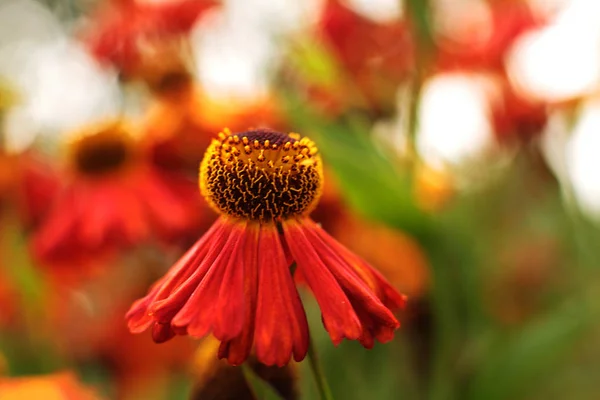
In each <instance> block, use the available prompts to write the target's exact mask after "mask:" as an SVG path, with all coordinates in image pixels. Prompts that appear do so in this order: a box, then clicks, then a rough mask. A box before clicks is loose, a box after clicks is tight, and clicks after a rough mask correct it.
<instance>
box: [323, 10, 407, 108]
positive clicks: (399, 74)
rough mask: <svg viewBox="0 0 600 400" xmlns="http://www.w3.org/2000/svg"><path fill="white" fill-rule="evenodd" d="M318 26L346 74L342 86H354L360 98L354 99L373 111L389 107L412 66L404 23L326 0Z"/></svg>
mask: <svg viewBox="0 0 600 400" xmlns="http://www.w3.org/2000/svg"><path fill="white" fill-rule="evenodd" d="M318 29H319V32H320V35H321V37H322V39H323V40H324V41H325V43H326V44H327V45H329V46H330V47H331V49H332V51H333V53H334V55H335V56H336V58H337V59H338V61H339V63H340V64H341V65H342V66H343V69H344V72H345V73H347V74H348V77H347V79H348V81H347V82H345V83H344V85H356V88H358V90H359V93H360V97H361V98H360V99H354V101H355V102H356V101H359V102H363V103H365V104H364V105H366V106H369V107H371V108H373V109H376V110H387V109H389V108H390V107H391V106H392V105H393V104H394V101H395V98H396V90H397V89H398V86H399V85H400V83H401V82H402V81H403V80H404V79H405V78H406V77H407V76H408V75H409V74H410V72H411V69H412V66H413V58H414V55H413V51H414V49H413V47H414V45H413V43H412V39H411V37H410V32H409V29H407V26H406V24H405V23H404V22H403V21H400V20H396V21H390V22H380V23H378V22H375V21H372V20H369V19H368V18H365V17H363V16H362V15H360V14H358V13H356V12H354V11H353V10H351V9H350V8H348V7H346V6H345V5H343V4H342V3H341V2H340V1H339V0H327V1H326V3H325V7H324V10H323V12H322V15H321V18H320V21H319V27H318ZM338 90H339V89H338ZM343 91H344V92H347V91H348V90H343ZM350 92H352V91H350ZM351 94H352V93H351ZM349 100H352V99H348V98H346V99H345V101H346V102H348V101H349Z"/></svg>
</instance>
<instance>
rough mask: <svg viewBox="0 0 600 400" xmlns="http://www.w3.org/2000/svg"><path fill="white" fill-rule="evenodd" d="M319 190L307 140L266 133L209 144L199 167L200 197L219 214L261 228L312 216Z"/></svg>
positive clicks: (318, 170) (316, 163)
mask: <svg viewBox="0 0 600 400" xmlns="http://www.w3.org/2000/svg"><path fill="white" fill-rule="evenodd" d="M322 186H323V172H322V162H321V157H320V155H319V152H318V150H317V148H316V146H315V144H314V143H313V141H311V140H310V139H308V138H302V137H300V135H298V134H294V133H290V134H285V133H281V132H277V131H273V130H268V129H257V130H250V131H247V132H242V133H231V132H230V131H229V130H228V129H225V130H224V131H223V132H221V133H219V135H218V139H215V140H213V142H212V144H211V145H210V146H209V148H208V150H207V151H206V154H205V156H204V159H203V161H202V163H201V165H200V191H201V192H202V195H203V196H204V197H205V198H206V199H207V201H208V202H209V204H210V205H211V206H212V207H213V208H214V209H215V210H217V212H219V213H221V214H226V215H228V216H231V217H234V218H242V219H248V220H254V221H260V222H272V221H280V220H285V219H289V218H294V217H298V216H301V215H306V214H308V213H310V212H311V211H312V210H313V208H314V207H315V206H316V204H317V202H318V200H319V197H320V195H321V189H322Z"/></svg>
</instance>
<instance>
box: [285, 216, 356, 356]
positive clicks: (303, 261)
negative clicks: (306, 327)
mask: <svg viewBox="0 0 600 400" xmlns="http://www.w3.org/2000/svg"><path fill="white" fill-rule="evenodd" d="M283 230H284V233H285V238H286V241H287V243H288V245H289V246H290V251H291V252H292V255H293V256H294V258H295V259H296V262H297V263H298V270H299V271H301V272H302V275H303V276H304V278H305V279H306V282H307V283H308V286H310V288H311V290H312V292H313V293H314V295H315V298H316V299H317V302H318V303H319V306H320V307H321V313H322V314H323V324H324V325H325V329H327V332H329V335H330V336H331V339H332V340H333V343H335V344H336V345H337V344H339V343H340V342H341V341H342V339H344V338H347V339H351V340H355V339H358V338H359V337H360V336H361V332H362V326H361V324H360V321H359V319H358V316H357V315H356V313H355V312H354V310H353V308H352V306H351V304H350V300H349V299H348V297H347V296H346V294H345V293H344V291H343V290H342V288H341V287H340V285H339V283H338V282H337V280H336V279H335V277H334V276H333V274H332V273H331V271H330V270H329V268H328V267H327V265H325V263H324V262H323V260H321V258H320V257H319V255H318V254H317V252H316V251H315V248H314V245H313V244H312V243H311V242H309V241H308V239H307V237H306V236H305V234H304V232H303V230H302V229H301V227H300V226H299V225H298V224H296V223H295V222H291V221H286V223H285V225H284V228H283Z"/></svg>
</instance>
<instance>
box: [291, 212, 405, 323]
mask: <svg viewBox="0 0 600 400" xmlns="http://www.w3.org/2000/svg"><path fill="white" fill-rule="evenodd" d="M300 229H302V230H303V231H304V234H305V236H306V238H307V239H308V240H309V242H310V243H311V244H312V245H313V247H314V249H315V250H316V251H317V253H318V254H319V257H320V258H321V259H322V260H323V262H324V263H325V265H326V266H327V268H328V269H329V271H331V273H332V274H333V276H334V277H335V279H336V280H337V281H338V284H339V285H340V286H341V287H342V288H343V290H344V292H345V293H346V294H347V295H348V298H349V299H350V301H351V303H352V306H353V307H354V308H355V309H356V308H357V306H360V308H363V309H364V310H365V312H366V315H368V316H369V317H370V318H372V319H373V320H374V321H378V322H379V323H380V324H382V325H386V326H390V327H392V328H397V327H399V326H400V325H399V323H398V321H397V320H396V318H395V317H394V315H393V314H392V312H391V311H390V310H389V309H388V308H387V307H386V306H384V305H383V303H382V302H381V300H380V299H379V298H378V297H377V295H376V294H375V292H374V291H373V290H371V288H370V287H369V285H367V283H366V282H365V281H364V280H362V279H361V277H360V275H359V274H358V272H357V270H356V269H353V268H352V264H350V263H348V262H347V261H346V260H345V259H344V258H342V257H340V256H339V255H338V254H337V253H336V252H335V251H334V250H333V249H332V248H331V247H329V246H328V245H327V243H325V242H324V241H322V240H321V238H320V237H319V235H318V233H317V231H316V230H317V229H320V228H318V227H317V226H316V225H311V224H308V223H307V224H306V225H304V226H302V227H301V228H300ZM332 240H333V239H332ZM356 258H357V259H358V257H356ZM359 260H360V259H359ZM361 322H362V320H361Z"/></svg>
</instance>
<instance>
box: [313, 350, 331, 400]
mask: <svg viewBox="0 0 600 400" xmlns="http://www.w3.org/2000/svg"><path fill="white" fill-rule="evenodd" d="M308 365H309V366H310V370H311V371H312V373H313V376H314V377H315V383H316V384H317V390H318V391H319V396H320V397H321V399H322V400H333V395H332V394H331V389H330V388H329V384H328V383H327V379H326V378H325V374H324V373H323V368H322V367H321V364H320V363H319V357H318V356H317V351H316V350H315V347H314V346H313V341H312V339H311V341H310V344H309V345H308Z"/></svg>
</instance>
